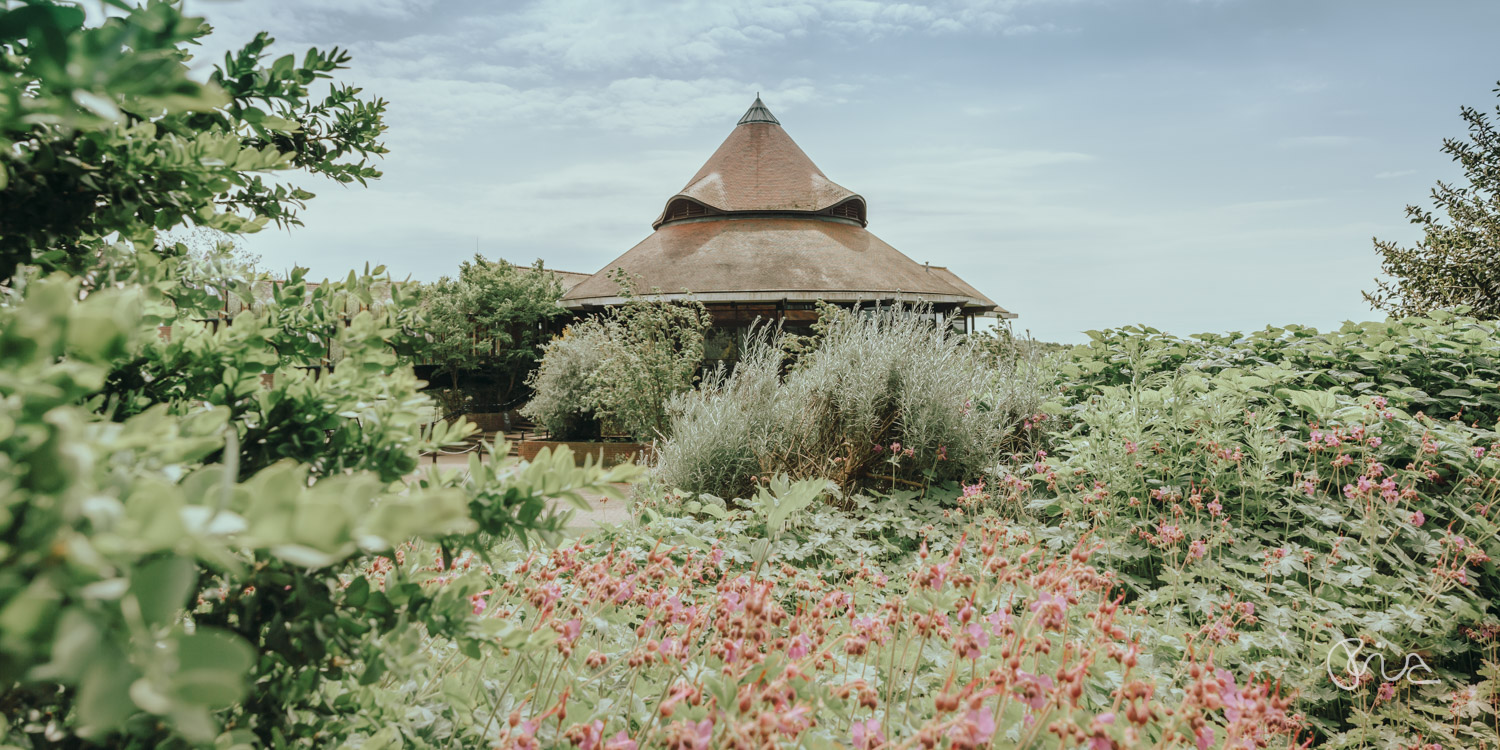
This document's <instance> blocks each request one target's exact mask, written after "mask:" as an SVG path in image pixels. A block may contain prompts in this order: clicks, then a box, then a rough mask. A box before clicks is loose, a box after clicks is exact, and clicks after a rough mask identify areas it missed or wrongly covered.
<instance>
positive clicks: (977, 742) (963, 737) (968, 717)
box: [948, 709, 995, 748]
mask: <svg viewBox="0 0 1500 750" xmlns="http://www.w3.org/2000/svg"><path fill="white" fill-rule="evenodd" d="M994 734H995V717H994V716H993V715H992V714H991V712H989V711H979V710H975V709H970V711H969V712H968V713H967V714H965V715H964V718H963V721H961V722H959V723H958V724H957V725H955V726H954V727H953V729H951V730H949V732H948V737H949V738H951V739H952V740H953V747H955V748H977V747H980V746H982V745H986V744H988V743H989V741H990V737H993V736H994Z"/></svg>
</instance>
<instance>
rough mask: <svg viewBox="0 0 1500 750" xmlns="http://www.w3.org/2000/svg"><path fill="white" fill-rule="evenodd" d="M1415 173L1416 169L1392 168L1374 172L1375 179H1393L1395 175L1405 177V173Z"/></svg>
mask: <svg viewBox="0 0 1500 750" xmlns="http://www.w3.org/2000/svg"><path fill="white" fill-rule="evenodd" d="M1416 173H1417V170H1415V169H1392V170H1389V171H1386V172H1376V173H1375V179H1377V180H1393V179H1395V178H1397V177H1406V176H1407V175H1414V174H1416Z"/></svg>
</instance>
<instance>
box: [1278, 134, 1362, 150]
mask: <svg viewBox="0 0 1500 750" xmlns="http://www.w3.org/2000/svg"><path fill="white" fill-rule="evenodd" d="M1361 140H1363V139H1362V138H1357V137H1355V136H1352V135H1299V136H1292V137H1288V138H1278V139H1277V140H1276V146H1277V148H1343V147H1345V146H1352V145H1354V144H1356V143H1359V142H1360V141H1361Z"/></svg>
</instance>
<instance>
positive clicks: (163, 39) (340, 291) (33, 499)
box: [0, 0, 633, 748]
mask: <svg viewBox="0 0 1500 750" xmlns="http://www.w3.org/2000/svg"><path fill="white" fill-rule="evenodd" d="M108 4H109V5H110V6H112V7H114V8H117V9H119V10H120V11H121V12H122V15H119V16H117V17H114V18H110V19H108V20H106V21H103V22H102V23H100V24H99V25H97V26H93V27H86V26H85V25H84V18H83V16H82V14H81V13H80V12H78V11H77V9H76V8H74V7H72V6H66V5H60V4H56V3H51V2H46V1H45V0H31V1H30V2H27V3H25V4H22V5H19V6H18V5H15V4H14V3H8V2H7V3H3V4H0V139H3V141H4V142H3V146H4V147H3V148H0V169H3V172H0V174H4V175H5V176H6V179H7V184H5V185H0V257H3V259H4V263H5V269H4V273H3V281H4V284H3V293H0V488H3V489H0V716H3V717H4V719H3V720H0V746H3V747H81V746H93V745H98V746H108V747H121V748H146V747H170V748H176V747H183V746H187V745H196V746H214V747H223V748H230V747H235V748H240V747H251V746H266V747H325V746H339V745H341V744H343V743H344V742H346V741H348V740H350V739H355V740H356V741H355V742H354V744H355V745H359V744H361V743H363V744H364V745H365V746H371V745H372V744H380V742H381V741H384V742H387V743H391V742H394V743H396V744H399V742H400V740H399V735H397V736H396V737H394V738H392V737H390V736H389V735H390V732H388V733H387V738H386V739H385V740H380V741H375V742H370V741H368V740H369V734H370V731H369V729H370V728H369V727H368V725H367V724H366V723H363V722H362V720H361V718H360V717H359V716H358V715H356V714H355V710H356V708H357V707H358V706H360V705H362V704H363V703H364V702H365V701H364V698H365V697H367V696H364V695H363V694H362V693H361V692H360V691H361V690H376V689H378V688H376V687H375V686H376V685H377V684H378V682H379V681H380V680H382V679H384V678H386V677H387V676H388V675H389V676H391V677H392V678H394V679H401V678H402V677H403V674H404V672H403V670H406V669H410V668H411V666H412V664H411V659H410V658H409V657H410V652H409V651H408V652H405V653H403V652H402V651H401V648H402V647H403V644H411V643H413V642H420V641H421V640H422V639H424V638H431V637H440V638H444V639H447V641H448V642H451V643H453V644H455V645H456V646H457V647H458V648H459V649H460V650H461V651H463V653H465V654H466V655H470V656H472V657H474V658H482V655H483V653H484V651H485V650H486V649H495V648H501V647H502V644H501V642H500V641H501V636H502V635H503V633H502V632H501V628H500V627H498V622H497V621H496V620H493V619H492V620H490V621H488V623H487V622H483V621H480V620H479V618H477V617H475V616H474V614H473V606H472V604H471V603H470V602H469V599H468V597H469V596H470V595H472V594H475V593H476V592H478V591H479V590H481V589H482V588H483V584H482V583H481V582H480V581H478V580H476V579H475V578H473V577H468V578H464V577H459V578H458V579H456V580H453V581H452V582H451V583H450V584H449V585H448V586H446V587H434V586H423V585H422V584H420V583H418V582H416V581H413V580H412V579H411V578H409V577H407V576H406V574H405V573H400V572H397V573H396V574H395V575H393V576H388V577H385V578H384V580H383V582H382V583H381V584H379V585H377V586H372V585H371V584H370V581H369V579H367V578H366V576H365V572H366V571H367V570H368V568H367V564H368V563H370V562H371V561H373V560H378V559H379V557H377V556H382V557H386V558H394V557H396V556H398V550H406V549H409V550H411V553H412V554H416V553H417V550H419V549H421V550H423V552H424V554H427V555H431V556H433V557H436V558H437V564H439V565H442V566H443V568H444V569H445V570H452V564H451V563H452V561H453V559H454V556H455V555H456V554H464V553H466V552H473V553H474V554H480V555H482V554H485V553H486V552H487V551H488V550H489V549H490V548H491V546H492V545H493V544H494V543H495V541H496V540H497V539H500V538H503V537H506V536H509V535H519V536H520V537H521V538H522V539H525V538H526V536H527V535H528V534H541V535H543V536H545V537H551V536H552V535H553V534H554V532H556V531H557V530H558V529H559V528H560V527H561V524H562V522H563V521H562V519H561V518H560V517H559V516H558V515H557V513H556V512H555V511H553V510H551V505H550V503H549V498H551V497H556V496H557V495H559V494H560V493H561V494H564V495H566V494H568V493H574V492H577V491H579V490H584V489H588V490H590V491H605V492H614V490H613V488H612V487H610V486H608V484H604V483H607V482H611V481H619V480H622V479H627V478H629V477H630V476H631V472H632V471H633V469H630V468H629V467H616V468H615V469H613V470H610V471H608V472H606V471H603V470H600V469H598V468H590V469H575V468H574V467H573V465H572V464H573V462H572V459H571V457H569V456H565V455H564V456H558V457H555V459H554V458H552V457H549V459H548V460H545V461H544V460H542V459H541V458H539V459H538V461H537V462H535V463H532V464H529V465H518V464H516V463H515V462H513V461H509V460H504V459H502V460H499V461H496V462H494V463H491V464H485V465H481V466H479V467H477V468H475V469H474V470H473V471H472V472H470V473H469V474H468V475H467V476H461V475H457V474H453V473H439V472H436V471H433V472H432V473H429V474H426V475H422V476H417V475H415V474H414V471H415V469H416V465H417V460H418V456H419V454H420V452H421V451H424V450H430V449H433V448H435V447H436V446H438V445H444V444H448V443H452V442H454V441H456V440H459V439H462V438H463V437H464V436H466V435H467V434H468V433H469V432H471V431H472V426H471V425H465V424H463V423H458V424H451V425H450V424H446V423H441V422H440V423H437V424H433V425H430V426H429V425H426V424H424V419H423V417H424V414H425V412H426V408H427V405H428V403H429V401H428V399H427V398H426V397H424V396H423V395H421V394H420V393H418V392H417V390H416V387H417V383H418V381H417V379H416V376H415V374H414V372H413V371H412V367H411V365H410V363H409V361H407V360H406V359H404V358H403V356H402V354H401V352H402V351H405V350H409V349H410V347H411V345H412V343H413V342H412V340H413V339H414V338H415V332H416V331H417V330H419V329H420V327H421V320H420V317H419V312H420V311H419V307H418V301H417V299H416V297H415V295H412V294H407V293H404V292H403V291H402V290H401V289H400V288H394V289H391V290H390V294H389V296H388V297H387V296H386V295H384V294H381V293H378V292H379V290H380V289H382V288H386V287H388V286H389V278H387V277H384V276H383V274H384V270H383V269H381V268H375V269H373V270H371V269H367V270H366V272H364V273H362V274H361V273H354V272H351V273H350V274H349V275H348V278H347V279H345V280H343V281H340V282H333V283H328V282H324V283H322V284H319V285H317V286H316V288H313V287H312V285H310V284H309V283H308V282H307V279H306V278H305V271H303V270H300V269H298V270H294V271H293V272H292V273H291V275H290V276H289V278H286V279H283V280H280V281H279V282H277V283H275V284H274V285H272V286H271V288H270V290H269V292H270V293H269V295H268V296H267V295H262V294H261V293H260V289H261V285H263V284H264V281H263V280H261V279H257V278H255V277H252V276H250V275H249V274H247V273H246V272H245V269H244V268H243V267H242V264H239V263H237V262H236V261H235V260H234V259H233V258H232V257H230V256H229V255H228V254H227V253H226V252H223V251H217V250H216V251H208V252H201V253H193V252H189V251H188V249H187V248H186V247H184V246H182V245H181V244H173V245H171V246H167V245H166V244H165V243H164V242H163V240H162V239H161V237H160V236H159V234H158V232H159V231H168V230H172V229H177V228H179V227H181V226H183V225H184V224H197V225H199V226H209V227H212V228H215V229H219V230H222V231H226V232H229V233H231V234H238V233H243V232H247V231H253V230H254V229H256V228H258V227H259V226H262V225H263V224H265V223H267V222H268V221H281V222H283V223H294V222H295V216H294V214H292V213H291V211H292V209H293V208H295V207H300V205H301V202H302V201H304V200H306V199H307V198H308V197H310V195H309V194H307V193H305V192H300V191H295V190H292V189H288V188H284V187H281V186H277V187H271V186H268V185H266V184H264V183H262V182H261V176H260V174H259V172H260V171H265V170H280V171H287V172H293V173H295V172H312V173H321V174H326V175H329V176H332V177H333V178H334V179H338V180H341V181H342V180H356V181H358V180H363V179H367V178H370V177H373V176H376V175H377V174H378V173H377V172H375V171H373V170H372V169H370V168H369V167H368V166H362V164H363V161H362V159H361V158H359V157H358V156H353V155H354V154H360V153H371V154H373V153H378V152H381V151H383V149H381V148H380V147H379V146H378V143H377V142H376V141H375V140H374V137H375V136H376V135H378V134H379V133H380V132H381V131H383V130H384V124H383V123H382V122H381V121H380V117H379V113H380V109H381V105H378V104H377V103H374V102H364V101H360V100H358V99H357V97H356V96H355V95H356V94H357V92H358V91H357V89H351V88H348V87H336V88H334V89H333V90H332V91H331V92H330V93H329V94H328V95H327V96H325V97H323V98H321V99H316V98H311V97H310V93H309V92H308V91H307V89H306V88H305V87H306V85H307V84H310V83H312V82H313V81H314V80H316V79H317V78H319V77H326V76H325V74H326V72H327V71H329V70H332V69H334V68H336V67H339V66H340V65H341V64H342V62H341V61H343V60H345V59H347V58H346V57H345V56H344V55H342V53H334V54H330V55H325V54H323V53H321V52H317V51H315V50H314V51H310V52H309V53H308V54H307V55H306V57H305V58H304V63H303V64H302V65H299V64H297V63H296V62H295V60H294V59H293V58H291V57H290V56H288V57H283V58H280V59H278V60H277V61H276V62H275V63H273V64H271V65H262V64H261V55H262V52H263V50H264V47H265V44H266V43H268V41H269V40H268V39H266V37H264V35H262V36H260V37H257V38H256V40H254V41H253V42H252V43H251V44H250V45H249V46H247V47H246V48H245V51H242V52H240V53H238V54H237V55H231V56H229V57H228V58H227V59H226V67H225V68H222V69H220V71H219V73H217V74H215V75H213V76H211V77H210V80H209V81H208V82H206V83H198V82H195V81H194V80H193V79H191V78H190V77H189V76H188V75H187V67H186V61H187V59H188V56H187V55H186V53H185V51H184V50H183V45H186V44H189V43H191V42H192V41H193V40H196V39H198V38H201V37H202V36H203V35H204V34H206V33H207V27H206V25H204V24H203V22H202V20H201V19H196V18H190V17H185V16H183V15H181V13H180V12H179V10H178V8H177V7H176V6H175V5H173V4H169V3H164V2H150V3H148V4H146V5H144V6H142V7H134V8H133V7H129V6H126V5H125V4H124V3H123V2H110V3H108ZM256 102H259V103H260V104H266V103H272V104H270V105H269V106H271V107H272V110H271V111H270V112H267V111H265V110H261V109H259V108H258V107H259V106H260V104H256ZM320 112H321V113H322V114H318V113H320ZM257 113H258V114H257ZM283 115H285V117H284V116H283ZM325 116H326V118H328V119H326V120H324V119H321V118H323V117H325ZM294 118H296V121H295V122H294V121H293V119H294ZM23 209H24V210H23ZM225 295H232V296H235V297H238V298H239V299H240V300H241V301H242V302H243V303H244V307H245V310H244V311H243V312H241V313H240V314H238V315H237V316H236V317H234V318H233V319H232V320H227V319H222V318H220V317H219V316H218V315H217V313H218V311H219V310H221V309H222V308H223V303H224V296H225ZM333 349H336V350H338V351H339V352H340V353H341V355H342V356H341V358H340V360H339V361H338V362H337V363H336V364H333V365H329V364H328V363H324V362H321V361H319V360H321V359H322V357H323V356H324V354H326V353H327V352H328V351H330V350H333ZM303 365H307V366H309V367H315V368H316V370H315V373H316V374H314V371H310V370H307V369H303V367H302V366H303ZM263 375H269V376H271V377H270V378H269V380H270V381H271V382H270V383H269V384H266V383H265V382H264V381H263V379H262V376H263ZM409 544H420V545H426V546H425V547H409V546H408V545H409ZM523 635H524V634H523ZM252 686H253V691H251V688H252Z"/></svg>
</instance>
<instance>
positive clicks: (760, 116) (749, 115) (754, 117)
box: [739, 91, 781, 125]
mask: <svg viewBox="0 0 1500 750" xmlns="http://www.w3.org/2000/svg"><path fill="white" fill-rule="evenodd" d="M752 122H768V123H770V124H772V125H780V124H781V121H780V120H778V119H776V116H775V115H773V114H771V110H769V109H766V105H765V104H763V103H762V102H761V100H760V92H759V91H757V92H755V103H754V104H752V105H750V109H749V110H748V111H747V112H745V116H744V117H741V118H740V122H739V124H740V125H745V124H747V123H752Z"/></svg>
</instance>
